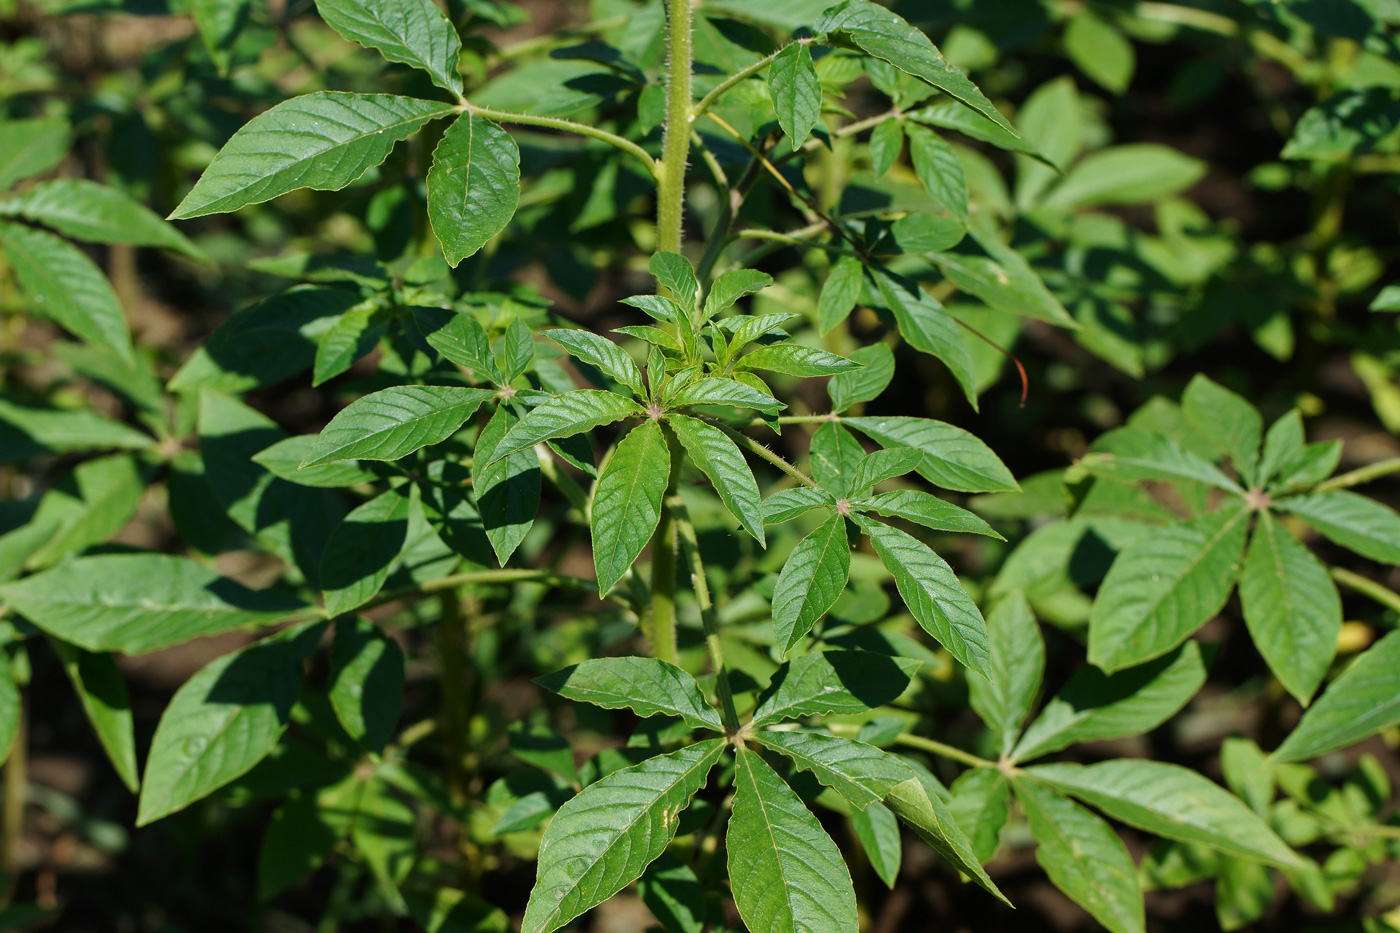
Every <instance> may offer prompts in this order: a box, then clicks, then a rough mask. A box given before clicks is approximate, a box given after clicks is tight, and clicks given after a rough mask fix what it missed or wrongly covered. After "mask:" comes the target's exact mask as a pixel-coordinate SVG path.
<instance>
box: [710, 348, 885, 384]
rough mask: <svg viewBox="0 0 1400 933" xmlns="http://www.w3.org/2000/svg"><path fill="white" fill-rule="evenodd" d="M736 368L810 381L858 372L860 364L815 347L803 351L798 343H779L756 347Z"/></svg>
mask: <svg viewBox="0 0 1400 933" xmlns="http://www.w3.org/2000/svg"><path fill="white" fill-rule="evenodd" d="M736 368H737V369H739V370H755V369H757V370H763V371H765V372H770V373H782V374H784V375H787V376H809V377H810V376H835V375H838V374H839V373H849V372H853V371H855V370H857V369H859V368H860V364H859V363H857V362H854V361H853V360H848V359H846V358H845V357H844V356H837V355H836V354H835V353H828V352H827V351H825V350H819V349H817V348H816V347H805V346H803V345H802V344H800V343H780V344H774V345H773V346H767V347H759V348H758V349H757V350H754V351H753V352H752V353H750V354H748V355H747V356H744V357H743V358H741V359H740V360H739V362H738V363H737V364H736Z"/></svg>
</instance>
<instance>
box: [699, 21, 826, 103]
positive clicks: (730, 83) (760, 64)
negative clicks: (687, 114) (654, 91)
mask: <svg viewBox="0 0 1400 933" xmlns="http://www.w3.org/2000/svg"><path fill="white" fill-rule="evenodd" d="M797 41H798V42H804V41H810V40H803V39H799V40H797ZM786 48H787V46H783V48H780V49H778V51H776V52H774V53H773V54H772V55H768V56H766V57H764V58H760V59H759V60H758V61H756V62H754V63H753V64H752V65H750V66H749V67H747V68H745V69H743V70H741V71H736V72H734V74H732V75H730V76H729V77H727V78H725V79H724V80H723V81H721V82H720V83H719V84H717V85H715V89H714V90H713V91H711V92H710V93H708V94H706V95H705V96H704V97H702V98H700V103H698V104H696V105H695V112H694V116H693V119H696V120H698V119H700V117H701V115H702V114H704V112H705V111H706V110H709V109H710V106H711V105H712V104H714V102H715V101H717V100H719V99H720V98H721V97H723V96H724V95H725V93H726V92H728V91H729V89H730V88H732V87H734V85H736V84H738V83H740V82H741V81H747V80H748V79H749V78H752V77H753V76H754V75H756V74H758V73H759V72H760V71H762V70H763V69H765V68H767V67H768V66H769V65H771V64H773V59H775V58H777V57H778V56H779V55H781V54H782V53H783V50H784V49H786Z"/></svg>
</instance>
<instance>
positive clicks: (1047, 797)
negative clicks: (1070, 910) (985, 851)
mask: <svg viewBox="0 0 1400 933" xmlns="http://www.w3.org/2000/svg"><path fill="white" fill-rule="evenodd" d="M1012 786H1013V787H1014V788H1015V789H1016V797H1017V799H1019V800H1020V801H1021V806H1022V807H1024V808H1025V811H1026V818H1027V819H1028V820H1029V821H1030V825H1031V835H1032V836H1034V837H1035V841H1036V843H1037V846H1036V850H1035V860H1036V861H1037V862H1039V863H1040V865H1041V867H1042V868H1044V869H1045V873H1046V874H1048V875H1049V876H1050V880H1051V881H1052V882H1054V884H1055V887H1057V888H1059V889H1060V890H1061V891H1063V892H1065V894H1067V895H1069V898H1070V900H1072V901H1074V902H1075V903H1076V904H1078V905H1079V906H1080V907H1083V908H1084V909H1085V910H1087V911H1088V912H1089V913H1090V914H1092V915H1093V916H1094V919H1095V920H1097V921H1098V922H1099V923H1102V924H1103V925H1104V926H1105V927H1107V928H1108V929H1109V930H1112V931H1113V933H1143V929H1144V919H1143V913H1144V910H1143V904H1142V891H1141V890H1140V889H1139V888H1138V882H1137V869H1136V868H1135V866H1134V865H1133V858H1132V856H1131V855H1129V854H1128V850H1127V848H1126V847H1125V846H1124V845H1123V840H1121V839H1119V838H1118V836H1117V835H1116V834H1115V833H1114V832H1113V830H1112V829H1111V828H1110V827H1109V825H1108V824H1107V823H1105V822H1104V821H1103V820H1101V819H1099V818H1098V817H1097V816H1094V814H1092V813H1090V812H1089V811H1088V810H1085V809H1084V808H1083V807H1081V806H1079V805H1078V804H1076V803H1075V802H1074V801H1072V800H1069V799H1067V798H1065V797H1062V796H1060V795H1059V794H1057V793H1056V792H1055V791H1053V790H1050V789H1049V788H1048V787H1045V786H1044V785H1042V784H1039V783H1037V782H1036V781H1034V780H1031V779H1028V778H1024V777H1018V778H1015V779H1013V781H1012Z"/></svg>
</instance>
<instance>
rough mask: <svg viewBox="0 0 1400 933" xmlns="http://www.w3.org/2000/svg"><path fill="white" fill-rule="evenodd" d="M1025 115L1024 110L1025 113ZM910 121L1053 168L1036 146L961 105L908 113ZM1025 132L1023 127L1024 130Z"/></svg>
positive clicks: (932, 107) (949, 104) (933, 107)
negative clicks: (974, 140) (964, 137)
mask: <svg viewBox="0 0 1400 933" xmlns="http://www.w3.org/2000/svg"><path fill="white" fill-rule="evenodd" d="M1024 111H1025V108H1024V106H1023V107H1022V113H1024ZM908 117H909V119H911V120H918V121H919V122H920V123H927V124H929V125H930V126H937V127H941V128H942V129H945V130H957V131H958V132H959V133H962V134H963V135H964V136H970V137H972V138H973V139H976V140H980V141H982V142H984V143H991V144H992V145H993V146H996V147H997V148H998V149H1005V150H1006V151H1007V152H1018V153H1021V154H1023V155H1028V156H1030V157H1031V158H1034V159H1036V160H1038V161H1040V162H1042V163H1045V164H1053V163H1051V162H1050V159H1049V158H1048V157H1047V156H1045V155H1044V154H1042V153H1041V151H1040V150H1039V149H1038V148H1036V144H1035V143H1034V142H1033V141H1032V140H1029V139H1023V138H1021V137H1018V136H1017V135H1016V134H1014V133H1011V132H1009V131H1007V130H1004V129H1002V128H1001V126H999V125H998V124H996V123H993V122H992V121H991V120H988V119H987V118H986V117H984V116H982V115H981V114H980V113H978V112H977V111H975V110H969V109H968V108H967V107H964V106H962V105H961V104H955V103H944V104H934V105H932V106H930V107H920V108H919V109H918V110H915V111H913V112H911V113H909V114H908ZM1018 119H1019V114H1018ZM1022 132H1023V133H1024V132H1025V128H1024V127H1022Z"/></svg>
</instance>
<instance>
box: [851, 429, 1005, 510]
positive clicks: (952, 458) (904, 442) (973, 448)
mask: <svg viewBox="0 0 1400 933" xmlns="http://www.w3.org/2000/svg"><path fill="white" fill-rule="evenodd" d="M841 423H842V424H848V425H850V426H851V427H853V428H855V429H856V430H857V431H859V432H860V433H862V434H864V435H865V436H866V437H869V438H870V439H871V440H873V441H875V442H876V443H878V444H880V445H881V446H882V447H915V448H918V449H919V450H921V451H923V454H924V462H923V464H922V465H921V466H920V467H919V475H920V476H922V477H923V478H924V479H926V480H928V481H929V482H930V483H933V484H934V485H935V486H941V487H943V488H944V489H956V490H957V491H959V492H1009V491H1016V490H1019V489H1020V488H1021V487H1019V486H1017V485H1016V480H1015V479H1014V478H1012V476H1011V471H1010V470H1008V469H1007V468H1006V466H1005V464H1003V463H1002V462H1001V460H1000V459H999V458H998V457H997V455H996V454H994V453H992V450H991V448H989V447H988V446H987V445H986V444H984V443H982V442H981V441H980V440H978V439H977V438H976V437H973V436H972V435H971V434H969V433H968V432H967V431H964V430H963V429H962V428H956V427H953V426H952V425H951V424H944V423H943V422H942V421H933V420H931V419H928V418H842V419H841Z"/></svg>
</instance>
